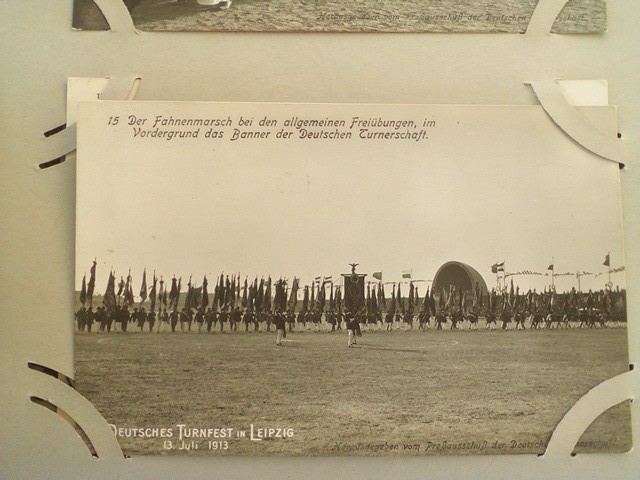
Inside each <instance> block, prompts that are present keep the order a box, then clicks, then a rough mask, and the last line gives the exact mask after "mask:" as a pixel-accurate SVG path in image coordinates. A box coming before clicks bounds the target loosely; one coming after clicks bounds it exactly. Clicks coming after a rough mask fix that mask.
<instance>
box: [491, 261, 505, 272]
mask: <svg viewBox="0 0 640 480" xmlns="http://www.w3.org/2000/svg"><path fill="white" fill-rule="evenodd" d="M498 272H504V261H503V262H501V263H494V264H493V265H491V273H498Z"/></svg>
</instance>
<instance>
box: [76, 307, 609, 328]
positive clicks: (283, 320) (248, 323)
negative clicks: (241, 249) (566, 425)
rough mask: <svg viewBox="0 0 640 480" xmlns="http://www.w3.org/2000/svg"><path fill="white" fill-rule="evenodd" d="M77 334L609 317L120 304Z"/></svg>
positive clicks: (81, 318)
mask: <svg viewBox="0 0 640 480" xmlns="http://www.w3.org/2000/svg"><path fill="white" fill-rule="evenodd" d="M75 317H76V321H77V328H78V331H81V332H84V331H87V332H91V331H96V329H97V331H99V332H105V333H108V332H111V331H112V330H113V331H120V332H126V331H128V330H129V331H130V330H131V328H132V327H133V328H134V329H137V330H138V331H140V332H143V331H145V330H146V331H149V332H154V331H155V332H162V331H165V330H166V331H171V332H176V331H180V332H190V331H197V332H198V333H200V332H204V331H206V332H214V331H219V332H221V333H224V332H225V331H227V332H237V331H244V332H264V331H266V332H270V331H271V327H272V326H274V328H276V327H277V326H278V325H279V324H282V325H286V327H287V330H288V331H290V332H291V331H294V330H298V331H299V330H311V329H313V330H315V331H328V332H334V331H336V330H342V329H343V327H344V328H346V329H349V325H355V326H356V327H355V329H356V330H357V333H358V334H359V333H360V332H361V329H362V328H366V329H367V330H368V331H374V330H384V331H391V330H397V329H399V328H403V329H405V330H409V329H412V328H413V326H414V323H415V322H416V320H417V323H418V329H419V330H423V331H426V330H429V329H430V328H431V326H432V323H431V322H432V320H433V328H435V329H436V330H443V329H446V328H448V329H450V330H459V329H461V328H463V324H464V323H465V322H466V323H468V326H467V328H468V329H469V330H476V329H477V328H478V324H479V321H480V319H481V318H484V322H485V328H486V329H488V330H494V329H495V328H501V329H503V330H509V329H511V327H512V325H513V327H514V328H515V329H516V330H523V329H525V325H526V324H527V323H528V324H529V328H531V329H540V328H549V329H553V328H561V327H564V328H572V327H573V326H574V325H575V324H576V323H577V324H578V326H579V327H580V328H584V327H588V328H596V327H604V326H606V323H607V321H608V318H607V315H606V313H604V312H602V311H600V310H598V309H581V310H579V311H577V312H573V313H556V312H553V311H545V310H535V311H533V312H527V311H520V310H516V311H508V310H504V311H502V312H501V313H499V314H498V315H496V314H494V313H491V312H488V313H486V314H485V315H484V317H481V315H480V311H479V310H478V309H473V308H472V309H470V310H469V311H468V312H467V313H466V314H465V313H464V312H463V310H462V309H461V308H457V307H454V308H450V309H449V308H447V309H441V310H440V311H438V312H437V313H436V314H435V315H430V314H429V313H426V312H420V313H418V314H414V313H413V312H405V313H401V312H398V311H396V312H386V313H383V312H380V311H377V312H367V311H366V309H365V308H363V309H362V310H360V311H358V312H356V313H355V314H350V313H349V312H338V311H325V312H321V311H320V310H317V309H313V310H307V311H301V312H298V313H295V312H293V311H287V312H282V311H278V310H274V311H269V310H261V311H258V312H255V311H253V310H252V309H247V308H245V309H241V308H240V307H237V306H236V307H233V308H231V307H229V308H223V309H221V310H220V311H217V310H213V309H212V308H211V307H209V308H207V309H206V310H205V309H203V308H198V309H192V310H189V309H186V308H183V309H182V310H177V309H175V310H171V311H170V310H169V309H167V308H162V309H160V310H159V311H158V312H157V313H156V312H155V311H153V310H151V311H147V310H145V308H144V307H140V308H138V307H136V308H134V309H133V311H130V310H129V309H128V308H127V307H122V306H120V305H118V306H117V307H116V308H115V311H111V312H110V311H108V310H107V309H106V308H105V307H103V306H99V307H97V309H96V310H94V309H93V308H92V307H89V308H86V307H84V306H83V307H81V308H80V309H79V310H78V311H77V312H76V314H75Z"/></svg>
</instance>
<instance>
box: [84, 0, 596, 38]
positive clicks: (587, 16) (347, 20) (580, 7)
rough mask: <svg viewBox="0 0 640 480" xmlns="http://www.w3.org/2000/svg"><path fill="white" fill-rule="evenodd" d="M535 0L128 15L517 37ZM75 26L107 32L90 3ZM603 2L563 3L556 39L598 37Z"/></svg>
mask: <svg viewBox="0 0 640 480" xmlns="http://www.w3.org/2000/svg"><path fill="white" fill-rule="evenodd" d="M536 4H537V0H473V1H470V0H441V1H438V2H433V1H427V0H411V1H402V2H387V1H382V0H349V1H346V0H306V1H303V0H269V1H264V0H234V1H233V4H232V6H231V8H229V9H226V10H225V9H222V10H221V9H218V8H212V7H206V6H201V5H198V3H197V2H196V0H188V1H179V2H178V1H171V0H141V1H140V2H138V4H137V5H136V6H135V7H134V8H133V9H132V11H131V16H132V18H133V21H134V23H135V25H136V27H137V28H139V29H141V30H160V31H162V30H170V31H315V32H318V31H330V32H355V31H370V32H519V33H523V32H524V31H525V30H526V28H527V25H528V23H529V19H530V18H531V14H532V13H533V10H534V7H535V6H536ZM75 5H76V10H75V13H74V26H76V27H78V28H84V29H102V28H107V25H106V22H105V21H104V18H103V17H102V16H101V15H100V12H99V10H97V8H96V7H95V5H94V4H93V2H92V0H75ZM605 29H606V7H605V2H604V0H569V2H568V3H567V5H566V6H565V7H564V9H563V10H562V13H561V14H560V16H559V18H558V20H557V21H556V24H555V26H554V28H553V32H554V33H589V32H604V31H605Z"/></svg>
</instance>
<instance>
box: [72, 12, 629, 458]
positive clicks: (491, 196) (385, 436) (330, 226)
mask: <svg viewBox="0 0 640 480" xmlns="http://www.w3.org/2000/svg"><path fill="white" fill-rule="evenodd" d="M238 3H240V2H238ZM234 5H235V3H234ZM588 110H589V118H591V119H593V118H594V116H597V117H598V118H600V120H602V121H605V123H607V124H609V125H615V122H614V120H615V111H614V109H612V108H609V107H598V108H590V109H588ZM585 112H586V110H585ZM78 118H79V120H78V150H77V192H76V265H75V271H76V285H75V293H74V295H75V298H76V315H75V319H73V321H74V322H75V325H76V338H75V363H76V377H75V388H76V389H77V390H78V391H79V392H80V393H81V394H82V395H84V396H85V397H86V398H88V399H89V400H90V401H91V402H92V403H93V404H94V406H95V408H96V409H97V410H98V411H99V412H100V413H101V414H102V415H103V416H104V418H105V419H106V420H107V422H108V423H109V424H110V426H111V429H112V431H113V434H114V435H115V436H116V437H117V439H118V441H119V442H120V445H121V446H122V449H123V451H124V453H125V454H126V455H141V454H156V455H157V454H161V455H286V456H291V455H295V456H309V455H312V456H320V455H322V456H326V455H336V456H372V455H386V456H402V455H484V454H489V455H495V454H541V453H543V452H544V450H545V447H546V445H547V442H548V441H549V438H550V436H551V434H552V432H553V430H554V428H555V427H556V425H557V424H558V422H560V420H561V419H562V417H563V416H564V414H565V413H566V412H567V411H569V409H570V408H571V407H572V405H574V404H575V403H576V402H577V401H578V400H579V399H580V398H581V397H582V396H583V395H584V394H585V393H587V392H588V391H589V390H590V389H591V388H593V387H595V386H596V385H598V384H600V383H601V382H603V381H605V380H607V379H609V378H611V377H614V376H616V375H618V374H620V373H623V372H625V371H627V369H628V350H627V328H626V326H627V315H626V284H625V266H624V252H623V234H622V218H621V215H622V213H621V204H620V179H619V169H618V165H617V164H615V163H613V162H610V161H607V160H604V159H602V158H600V157H598V156H596V155H594V154H592V153H591V152H589V151H587V150H585V149H584V148H582V147H581V146H580V145H578V144H576V143H575V142H573V141H572V140H571V139H569V138H568V137H566V135H565V134H564V133H563V132H562V131H561V130H560V129H558V128H557V127H556V126H555V124H554V123H553V122H552V121H551V120H550V119H549V118H548V117H547V116H546V114H545V112H544V111H543V109H542V108H541V107H539V106H443V105H371V104H269V103H214V102H151V101H149V102H116V101H96V102H83V103H81V104H80V105H79V117H78ZM70 321H71V319H70ZM630 448H631V427H630V412H629V405H628V403H623V404H620V405H618V406H616V407H614V408H612V409H610V410H608V411H607V412H604V413H603V414H602V415H601V416H600V417H599V418H598V419H597V420H596V421H595V422H594V423H593V424H592V425H591V427H589V429H588V430H587V431H586V432H585V433H584V435H583V437H582V438H581V440H580V442H579V443H578V445H577V446H576V449H575V451H576V452H581V453H585V452H586V453H589V452H625V451H628V450H629V449H630Z"/></svg>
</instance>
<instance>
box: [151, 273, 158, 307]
mask: <svg viewBox="0 0 640 480" xmlns="http://www.w3.org/2000/svg"><path fill="white" fill-rule="evenodd" d="M157 282H158V279H157V278H156V272H153V284H152V285H151V290H150V291H149V300H151V307H150V310H151V311H152V312H155V310H156V283H157Z"/></svg>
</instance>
